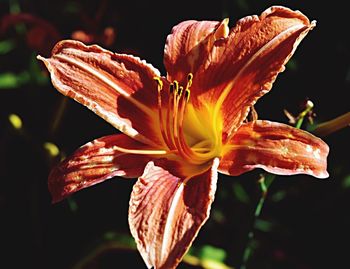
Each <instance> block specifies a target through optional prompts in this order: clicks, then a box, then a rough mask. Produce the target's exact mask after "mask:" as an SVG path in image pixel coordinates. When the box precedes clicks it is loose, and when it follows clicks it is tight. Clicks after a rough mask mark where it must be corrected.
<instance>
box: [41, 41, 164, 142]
mask: <svg viewBox="0 0 350 269" xmlns="http://www.w3.org/2000/svg"><path fill="white" fill-rule="evenodd" d="M38 58H39V59H40V60H42V61H43V62H44V63H45V65H46V67H47V68H48V70H49V71H50V73H51V80H52V83H53V84H54V86H55V87H56V88H57V89H58V90H59V91H60V92H61V93H62V94H64V95H67V96H69V97H71V98H73V99H74V100H76V101H78V102H79V103H81V104H83V105H85V106H86V107H88V108H89V109H91V110H92V111H93V112H95V113H96V114H97V115H99V116H100V117H102V118H103V119H105V120H106V121H107V122H109V123H110V124H112V125H113V126H114V127H116V128H117V129H119V130H120V131H122V132H123V133H125V134H127V135H128V136H130V137H133V138H134V139H136V140H138V141H140V142H143V143H147V144H150V145H160V144H161V142H160V132H159V128H157V122H158V117H157V115H158V114H157V110H156V107H157V84H156V82H155V81H154V80H153V77H155V76H158V77H159V72H158V70H156V69H154V68H153V67H152V66H151V65H149V64H147V63H145V62H144V61H141V60H140V59H139V58H136V57H133V56H130V55H124V54H115V53H112V52H110V51H107V50H104V49H102V48H101V47H99V46H96V45H93V46H85V45H84V44H83V43H81V42H78V41H72V40H66V41H61V42H59V43H58V44H57V45H56V46H55V48H54V49H53V51H52V57H51V58H48V59H45V58H42V57H40V56H39V57H38Z"/></svg>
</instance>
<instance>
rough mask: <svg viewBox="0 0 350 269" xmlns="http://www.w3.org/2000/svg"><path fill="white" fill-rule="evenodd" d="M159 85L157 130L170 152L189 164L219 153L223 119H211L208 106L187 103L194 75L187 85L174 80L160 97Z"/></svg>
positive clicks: (161, 84)
mask: <svg viewBox="0 0 350 269" xmlns="http://www.w3.org/2000/svg"><path fill="white" fill-rule="evenodd" d="M154 79H155V80H156V81H157V84H158V115H159V123H160V131H161V134H162V138H163V141H164V144H165V145H166V147H167V148H168V150H169V152H172V153H174V154H175V155H176V156H178V157H180V158H182V159H184V160H185V161H186V162H189V163H192V164H197V165H198V164H204V163H206V162H208V161H210V160H212V159H213V158H215V157H218V156H220V155H221V153H222V140H221V133H222V127H221V126H222V120H221V117H216V118H214V113H212V112H213V109H210V106H209V104H208V106H205V105H203V106H201V107H200V108H198V107H196V108H195V107H194V106H193V105H192V103H191V101H190V93H191V92H190V87H191V85H192V79H193V75H192V73H189V74H188V76H187V84H186V85H185V86H181V85H179V83H178V82H177V81H176V80H174V81H173V82H172V83H171V84H170V86H169V91H168V92H166V93H164V94H163V92H164V91H163V82H162V80H161V79H160V78H158V77H155V78H154Z"/></svg>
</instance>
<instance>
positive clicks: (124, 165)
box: [48, 134, 151, 202]
mask: <svg viewBox="0 0 350 269" xmlns="http://www.w3.org/2000/svg"><path fill="white" fill-rule="evenodd" d="M118 147H119V148H127V149H143V150H144V149H147V148H149V146H146V145H144V144H141V143H140V142H137V141H135V140H133V139H131V138H129V137H128V136H126V135H124V134H119V135H110V136H105V137H102V138H99V139H96V140H94V141H92V142H90V143H87V144H85V145H84V146H82V147H81V148H79V149H78V150H77V151H75V152H74V153H73V154H72V155H71V156H70V157H68V158H67V159H65V160H64V161H63V162H61V163H60V164H59V165H58V166H56V167H55V168H54V169H53V170H52V171H51V173H50V175H49V180H48V185H49V190H50V192H51V195H52V201H53V202H58V201H60V200H62V199H64V198H66V197H67V196H69V195H71V194H72V193H74V192H77V191H79V190H81V189H83V188H86V187H90V186H92V185H95V184H97V183H100V182H102V181H105V180H106V179H109V178H111V177H114V176H122V177H133V178H134V177H138V176H140V175H141V174H142V172H143V169H144V167H145V166H146V164H147V162H148V161H149V160H150V159H151V157H150V156H145V155H136V154H130V153H125V152H121V151H120V149H119V150H118Z"/></svg>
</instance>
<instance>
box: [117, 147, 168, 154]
mask: <svg viewBox="0 0 350 269" xmlns="http://www.w3.org/2000/svg"><path fill="white" fill-rule="evenodd" d="M112 149H113V150H117V151H120V152H123V153H131V154H142V155H165V154H169V153H170V152H168V151H166V150H148V149H144V150H142V149H126V148H121V147H118V146H113V148H112Z"/></svg>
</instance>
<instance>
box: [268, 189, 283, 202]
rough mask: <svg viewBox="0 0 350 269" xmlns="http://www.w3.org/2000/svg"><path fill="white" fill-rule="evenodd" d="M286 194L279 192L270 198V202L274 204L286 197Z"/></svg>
mask: <svg viewBox="0 0 350 269" xmlns="http://www.w3.org/2000/svg"><path fill="white" fill-rule="evenodd" d="M286 195H287V193H286V191H284V190H280V191H278V192H276V193H274V194H273V195H272V196H271V200H272V201H274V202H279V201H281V200H283V199H284V198H285V197H286Z"/></svg>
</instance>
